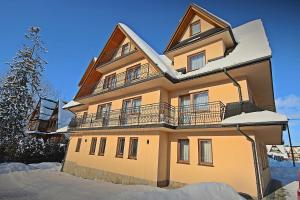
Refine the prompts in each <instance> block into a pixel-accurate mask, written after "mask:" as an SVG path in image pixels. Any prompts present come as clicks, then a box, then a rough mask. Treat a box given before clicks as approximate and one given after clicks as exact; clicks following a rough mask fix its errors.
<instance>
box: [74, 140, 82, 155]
mask: <svg viewBox="0 0 300 200" xmlns="http://www.w3.org/2000/svg"><path fill="white" fill-rule="evenodd" d="M81 140H82V139H81V138H78V139H77V144H76V149H75V152H79V151H80V145H81Z"/></svg>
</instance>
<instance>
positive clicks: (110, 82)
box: [103, 74, 117, 89]
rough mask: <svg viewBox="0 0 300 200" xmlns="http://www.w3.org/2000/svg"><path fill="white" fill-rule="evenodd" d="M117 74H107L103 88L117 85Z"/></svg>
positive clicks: (111, 87) (112, 87)
mask: <svg viewBox="0 0 300 200" xmlns="http://www.w3.org/2000/svg"><path fill="white" fill-rule="evenodd" d="M116 83H117V78H116V74H112V75H109V76H106V77H105V79H104V83H103V89H114V88H115V87H116Z"/></svg>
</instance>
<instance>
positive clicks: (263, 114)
mask: <svg viewBox="0 0 300 200" xmlns="http://www.w3.org/2000/svg"><path fill="white" fill-rule="evenodd" d="M287 121H288V119H287V117H286V116H285V115H282V114H278V113H275V112H271V111H267V110H265V111H259V112H251V113H242V114H239V115H235V116H233V117H229V118H226V119H224V120H223V121H222V122H221V124H222V125H234V124H241V125H242V124H266V123H282V124H284V123H287Z"/></svg>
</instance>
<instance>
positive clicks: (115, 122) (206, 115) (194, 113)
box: [69, 102, 225, 130]
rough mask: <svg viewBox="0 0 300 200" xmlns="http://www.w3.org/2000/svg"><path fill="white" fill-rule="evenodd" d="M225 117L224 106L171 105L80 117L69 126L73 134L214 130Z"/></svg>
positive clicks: (120, 110)
mask: <svg viewBox="0 0 300 200" xmlns="http://www.w3.org/2000/svg"><path fill="white" fill-rule="evenodd" d="M224 113H225V106H224V104H223V103H222V102H210V103H208V104H198V105H194V106H187V107H174V106H171V105H170V104H168V103H157V104H149V105H143V106H140V107H135V108H129V109H126V110H124V109H119V110H112V111H109V112H106V113H102V114H97V113H92V114H89V115H87V116H82V115H78V116H76V117H74V118H73V119H72V121H71V123H70V125H69V126H70V128H71V129H72V130H76V129H85V128H96V129H98V128H99V129H106V128H113V127H119V128H125V127H145V126H163V127H169V128H176V127H186V126H212V125H216V124H219V123H220V122H221V121H222V119H223V117H224Z"/></svg>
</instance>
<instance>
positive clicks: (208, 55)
mask: <svg viewBox="0 0 300 200" xmlns="http://www.w3.org/2000/svg"><path fill="white" fill-rule="evenodd" d="M200 52H205V60H206V63H207V62H208V60H210V59H214V58H218V57H222V56H224V52H225V45H224V42H223V41H222V40H219V41H216V42H213V43H210V44H208V45H205V46H202V47H199V48H197V49H194V50H192V51H188V52H185V53H182V54H179V55H176V56H174V68H175V69H179V68H182V67H187V65H188V56H190V55H193V54H196V53H200Z"/></svg>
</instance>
